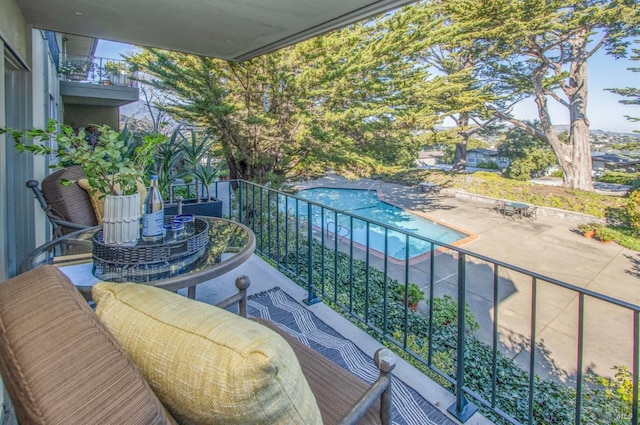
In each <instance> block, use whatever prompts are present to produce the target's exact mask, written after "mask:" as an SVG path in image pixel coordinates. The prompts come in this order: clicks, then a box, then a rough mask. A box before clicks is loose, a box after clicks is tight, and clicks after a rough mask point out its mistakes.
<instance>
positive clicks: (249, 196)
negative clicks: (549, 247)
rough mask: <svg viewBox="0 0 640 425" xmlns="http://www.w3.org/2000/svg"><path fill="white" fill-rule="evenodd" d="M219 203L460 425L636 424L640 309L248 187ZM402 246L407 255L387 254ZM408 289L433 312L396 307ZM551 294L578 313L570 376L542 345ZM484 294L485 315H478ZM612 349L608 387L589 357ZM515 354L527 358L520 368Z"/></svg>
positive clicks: (238, 184)
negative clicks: (433, 387)
mask: <svg viewBox="0 0 640 425" xmlns="http://www.w3.org/2000/svg"><path fill="white" fill-rule="evenodd" d="M212 195H213V196H216V197H225V198H226V199H227V200H228V201H227V204H226V205H225V209H224V214H225V215H226V216H228V217H230V218H232V219H235V220H238V221H240V222H242V223H244V224H246V225H248V226H250V228H251V229H252V230H253V231H254V233H255V235H256V246H257V248H256V250H257V252H258V253H259V254H260V255H261V256H263V257H264V258H266V259H267V260H269V262H271V263H272V264H274V266H275V267H277V268H279V269H280V270H281V271H282V272H284V273H286V274H287V275H289V276H290V277H291V278H292V279H293V280H295V281H297V282H298V283H299V284H300V285H302V286H303V287H305V288H306V289H307V290H308V299H307V302H309V303H314V302H319V301H324V302H326V303H327V304H329V305H331V306H332V307H333V308H335V309H337V310H338V311H340V312H341V313H342V314H343V315H345V316H346V317H348V318H350V319H351V320H352V321H353V322H354V323H356V324H357V325H359V326H360V327H362V328H363V329H365V330H366V331H368V332H369V333H370V334H372V335H374V336H375V337H376V338H378V339H379V340H381V341H382V342H384V343H385V344H386V345H388V346H393V347H395V348H396V349H397V351H398V352H399V353H400V354H401V355H404V356H405V358H407V359H408V361H410V362H411V363H413V364H414V365H416V366H417V367H418V368H419V369H421V370H422V371H423V372H425V373H426V374H427V375H428V376H430V377H432V378H433V379H435V380H436V381H437V382H439V383H440V384H441V385H443V386H445V387H446V388H448V389H450V390H451V391H452V392H454V394H455V395H456V402H455V403H454V404H453V405H452V406H451V407H450V408H449V412H450V413H452V414H453V415H454V416H456V417H457V418H459V419H460V420H461V421H465V420H466V419H468V418H469V417H470V416H471V415H472V414H473V413H474V412H475V411H476V409H477V407H476V406H480V408H481V409H482V412H483V413H484V414H485V415H486V416H488V417H490V418H491V419H492V420H494V421H496V422H497V423H511V424H534V423H535V424H557V423H562V424H569V423H574V424H587V423H589V424H592V423H602V424H610V423H620V424H622V423H625V424H628V423H631V424H633V425H637V424H638V380H639V376H638V374H639V362H640V352H639V351H640V306H638V305H633V304H630V303H627V302H624V301H621V300H618V299H614V298H612V297H609V296H605V295H602V294H599V293H596V292H594V291H590V290H587V289H584V288H580V287H577V286H575V285H571V284H568V283H565V282H562V281H559V280H556V279H553V278H550V277H547V276H544V275H541V274H539V273H535V272H532V271H528V270H525V269H522V268H520V267H515V266H513V265H510V264H507V263H504V262H502V261H499V260H495V259H492V258H489V257H486V256H483V255H479V254H476V253H473V252H471V251H469V250H466V249H463V248H459V247H456V246H452V245H448V244H445V243H441V242H438V241H436V240H433V239H430V238H427V237H422V236H419V235H415V234H410V233H407V232H405V231H404V230H402V229H399V228H396V227H392V226H389V225H386V224H385V223H380V222H375V221H372V220H365V219H363V218H361V217H359V216H357V215H354V214H350V213H347V212H343V211H338V210H335V209H333V208H329V207H326V206H323V205H320V204H317V203H314V202H309V201H306V200H304V199H301V198H299V197H296V196H293V195H290V194H286V193H283V192H279V191H276V190H273V189H270V188H267V187H263V186H258V185H255V184H253V183H249V182H246V181H232V182H218V183H216V186H215V187H214V188H213V194H212ZM363 230H364V240H363V239H360V240H357V238H356V237H355V236H354V233H358V232H360V234H361V235H362V234H363ZM381 235H382V236H383V238H382V242H380V236H381ZM376 238H377V241H376V242H375V244H374V243H373V242H374V239H376ZM398 238H399V239H400V240H399V241H400V245H402V244H404V249H399V250H395V248H394V250H395V252H391V250H390V246H391V245H392V241H391V239H394V241H393V242H394V243H395V244H396V247H397V242H398ZM354 239H355V240H354ZM417 242H420V243H417ZM413 245H419V246H421V247H422V249H424V248H425V247H426V249H425V252H423V253H419V252H415V249H413ZM412 250H413V252H412ZM411 282H413V283H416V284H418V285H419V286H421V287H423V288H424V289H425V292H426V300H427V303H428V306H429V309H428V310H427V311H426V312H423V313H421V314H418V313H414V312H412V311H410V310H409V309H408V307H407V304H406V303H404V302H400V301H401V300H402V299H403V298H402V295H403V291H404V296H405V297H406V296H407V295H408V294H407V291H408V289H407V288H408V287H409V285H407V284H408V283H411ZM398 288H400V290H398ZM516 291H519V292H521V293H524V292H526V293H527V294H528V297H527V301H526V302H523V303H522V304H521V305H520V308H521V310H522V312H521V313H522V314H521V316H520V317H519V318H514V317H506V318H505V317H503V316H502V309H501V306H502V304H503V303H505V302H507V301H508V299H509V297H510V296H511V295H513V294H514V293H515V292H516ZM546 291H550V292H547V295H548V294H552V295H553V296H552V297H550V296H546V297H544V298H545V299H546V300H548V299H550V298H552V299H558V300H563V301H562V302H563V303H564V304H565V305H571V306H572V315H569V316H567V317H566V319H565V321H564V324H565V325H566V326H565V328H564V329H562V330H561V333H563V334H564V335H565V336H566V338H565V339H564V340H563V341H561V343H566V344H571V350H570V351H572V352H573V353H575V363H574V364H573V365H572V367H569V366H568V365H566V364H565V365H563V367H562V368H560V367H554V365H555V362H556V360H555V359H554V358H553V353H550V352H549V349H548V348H547V347H546V346H545V342H544V341H542V338H541V337H540V332H539V330H540V327H542V326H543V324H545V323H547V321H548V317H547V316H548V315H549V314H550V313H549V310H552V311H553V312H557V310H554V309H553V308H552V306H549V305H541V301H540V299H541V298H542V297H541V295H542V294H544V293H545V292H546ZM480 292H484V293H486V294H489V295H488V297H487V298H488V302H489V304H490V305H489V307H490V308H489V309H488V310H489V311H484V312H482V311H478V308H477V306H478V302H477V300H476V298H478V293H480ZM447 293H448V294H449V295H450V298H447V297H446V295H447ZM442 295H445V297H442ZM470 300H471V302H468V301H470ZM452 306H453V307H452ZM479 314H486V315H487V316H488V318H487V317H485V318H484V320H476V316H478V315H479ZM551 314H556V313H551ZM443 317H444V319H443ZM451 317H453V318H454V320H453V321H454V323H445V322H443V320H449V319H450V318H451ZM478 322H479V323H478ZM598 322H600V323H598ZM603 322H606V323H611V325H610V326H607V324H606V323H603ZM599 330H603V331H604V332H601V333H597V332H598V331H599ZM518 332H520V333H518ZM505 340H506V341H507V342H508V343H511V344H512V345H511V346H506V344H505V343H504V342H505ZM607 344H614V345H615V350H614V351H616V353H617V355H616V358H615V359H611V360H610V364H609V365H602V364H598V365H596V366H598V368H599V369H598V370H599V371H601V370H603V368H604V369H605V370H606V368H607V367H613V366H617V367H618V369H617V370H618V373H617V377H616V378H611V379H609V378H606V377H601V376H598V375H595V374H594V373H593V371H592V370H591V369H592V367H593V366H594V364H593V360H592V358H593V352H594V351H596V350H598V349H599V348H601V347H602V346H603V345H607ZM509 349H511V350H513V351H521V353H520V354H522V353H525V354H526V361H524V363H525V365H524V366H523V367H521V366H518V364H517V362H516V361H515V360H513V359H512V357H513V356H510V355H509V354H513V353H509V352H507V351H508V350H509ZM565 361H566V356H565ZM545 366H546V369H548V368H551V369H552V371H551V372H549V371H548V370H546V369H545ZM561 369H565V370H566V369H573V370H574V371H573V372H570V373H569V374H568V375H562V370H561ZM541 371H542V372H545V376H543V377H541V376H539V375H538V374H539V373H540V372H541ZM563 380H564V382H561V381H563Z"/></svg>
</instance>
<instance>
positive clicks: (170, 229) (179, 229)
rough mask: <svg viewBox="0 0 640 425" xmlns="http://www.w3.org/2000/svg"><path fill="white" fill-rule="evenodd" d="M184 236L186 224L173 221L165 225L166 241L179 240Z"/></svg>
mask: <svg viewBox="0 0 640 425" xmlns="http://www.w3.org/2000/svg"><path fill="white" fill-rule="evenodd" d="M183 238H184V224H182V223H177V222H175V221H174V222H172V223H166V224H165V225H164V242H165V243H171V242H177V241H179V240H181V239H183Z"/></svg>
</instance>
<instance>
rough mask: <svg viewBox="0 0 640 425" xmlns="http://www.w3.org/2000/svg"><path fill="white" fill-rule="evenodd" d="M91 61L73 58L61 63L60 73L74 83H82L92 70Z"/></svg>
mask: <svg viewBox="0 0 640 425" xmlns="http://www.w3.org/2000/svg"><path fill="white" fill-rule="evenodd" d="M91 65H92V62H91V59H89V58H84V57H83V58H71V59H67V60H64V61H62V62H61V63H60V68H59V70H58V71H59V73H60V75H64V76H65V77H67V78H68V79H69V80H72V81H82V80H85V79H86V78H87V74H88V73H89V71H90V70H91Z"/></svg>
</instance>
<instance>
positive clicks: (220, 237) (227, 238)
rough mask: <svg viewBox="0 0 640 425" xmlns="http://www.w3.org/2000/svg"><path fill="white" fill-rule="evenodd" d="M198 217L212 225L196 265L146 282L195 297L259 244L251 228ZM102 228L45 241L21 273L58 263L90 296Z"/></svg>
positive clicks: (85, 294) (243, 260)
mask: <svg viewBox="0 0 640 425" xmlns="http://www.w3.org/2000/svg"><path fill="white" fill-rule="evenodd" d="M198 219H201V220H206V221H207V223H208V225H209V228H208V236H209V243H208V244H207V246H206V248H205V249H204V252H203V254H202V256H201V257H200V258H199V259H198V260H197V261H196V262H195V263H194V264H193V267H192V268H191V269H190V270H188V271H185V272H181V273H179V274H177V275H175V276H171V277H167V278H160V279H157V280H152V281H149V282H144V284H146V285H153V286H157V287H160V288H163V289H167V290H170V291H176V290H178V289H182V288H188V296H189V298H195V288H196V285H198V284H199V283H203V282H206V281H208V280H210V279H212V278H215V277H217V276H220V275H222V274H225V273H227V272H228V271H230V270H233V269H234V268H236V267H238V266H239V265H240V264H242V263H244V262H245V261H247V260H248V259H249V257H251V255H252V254H253V251H254V250H255V246H256V243H255V236H254V234H253V232H252V231H251V229H249V228H248V227H246V226H245V225H243V224H240V223H237V222H235V221H231V220H226V219H222V218H212V217H198ZM98 230H100V226H98V227H92V228H90V229H85V230H79V231H77V232H74V233H70V234H68V235H66V236H63V237H61V238H57V239H54V240H53V241H51V242H48V243H46V244H44V245H42V246H41V247H39V248H37V249H35V250H34V251H33V252H32V253H31V254H29V256H28V257H27V258H26V259H25V260H24V261H23V262H22V264H21V265H20V273H23V272H25V271H27V270H31V269H34V268H36V267H38V266H40V265H43V264H53V265H56V266H58V267H60V269H61V270H62V271H63V272H64V273H65V274H66V275H67V276H69V277H70V278H71V280H72V281H73V283H74V284H75V285H76V287H77V288H78V290H79V291H80V292H81V293H82V294H83V296H84V297H85V298H87V299H90V297H91V287H92V286H93V284H94V283H95V282H98V281H100V280H101V279H97V278H96V277H95V276H93V275H92V273H91V271H92V264H93V258H92V252H93V242H92V240H93V236H94V234H95V233H96V232H98ZM102 280H104V279H102Z"/></svg>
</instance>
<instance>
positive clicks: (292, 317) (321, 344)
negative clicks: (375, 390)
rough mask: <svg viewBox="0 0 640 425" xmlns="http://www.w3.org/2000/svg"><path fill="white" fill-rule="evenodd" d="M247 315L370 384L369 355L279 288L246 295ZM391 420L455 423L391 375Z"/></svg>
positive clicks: (372, 375)
mask: <svg viewBox="0 0 640 425" xmlns="http://www.w3.org/2000/svg"><path fill="white" fill-rule="evenodd" d="M248 314H249V316H251V317H262V318H264V319H268V320H271V321H273V322H275V323H277V324H278V326H279V327H280V328H282V329H283V330H285V331H286V332H287V333H289V334H291V335H292V336H294V337H295V338H296V339H298V340H299V341H301V342H302V343H304V344H305V345H307V346H309V347H311V348H313V349H314V350H316V351H317V352H319V353H320V354H322V355H323V356H325V357H327V358H328V359H330V360H331V361H333V362H334V363H337V364H339V365H340V366H342V367H343V368H345V369H346V370H348V371H350V372H352V373H353V374H355V375H357V376H359V377H360V378H362V380H364V381H365V382H368V383H372V382H373V381H374V380H375V379H376V378H377V377H378V369H377V368H376V367H375V365H374V364H373V360H372V359H371V357H369V356H367V355H366V354H365V353H364V352H362V351H361V350H360V349H359V348H358V347H356V345H355V344H354V343H353V342H351V341H349V340H348V339H346V338H344V337H343V336H342V335H340V334H339V333H338V332H336V331H335V330H334V329H332V328H331V327H330V326H328V325H327V324H325V323H324V322H323V321H322V320H320V319H318V317H317V316H316V315H314V314H313V313H311V312H310V311H309V310H307V309H306V308H305V307H304V306H302V305H301V304H299V303H298V302H297V301H295V300H294V299H293V298H291V297H290V296H289V295H287V294H286V293H285V292H284V291H282V290H281V289H280V288H277V287H276V288H273V289H271V290H269V291H266V292H262V293H259V294H255V295H252V296H250V297H249V302H248ZM392 386H393V423H394V424H397V425H405V424H406V425H414V424H415V425H435V424H438V425H440V424H444V425H455V423H454V422H453V421H451V420H450V419H449V418H447V417H446V416H445V415H444V414H443V413H441V412H440V411H439V410H438V409H436V408H435V407H434V406H433V405H431V404H430V403H429V402H428V401H426V400H425V399H424V398H422V396H420V395H419V394H418V393H417V392H416V391H415V390H413V389H412V388H411V387H409V386H408V385H406V384H405V383H404V382H402V381H401V380H400V379H398V378H396V377H395V376H394V377H393V381H392Z"/></svg>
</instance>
